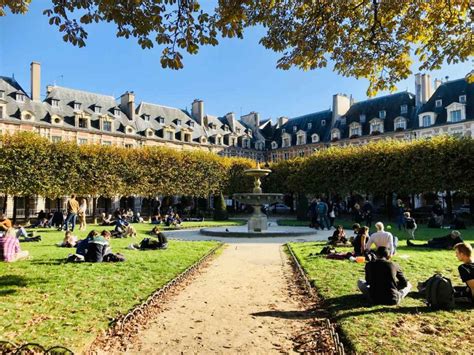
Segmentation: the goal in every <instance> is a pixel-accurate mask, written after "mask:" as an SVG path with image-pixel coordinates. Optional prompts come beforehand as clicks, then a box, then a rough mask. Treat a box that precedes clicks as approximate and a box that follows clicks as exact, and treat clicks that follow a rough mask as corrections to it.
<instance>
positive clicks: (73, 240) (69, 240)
mask: <svg viewBox="0 0 474 355" xmlns="http://www.w3.org/2000/svg"><path fill="white" fill-rule="evenodd" d="M76 244H77V237H76V236H75V235H73V234H72V232H71V231H66V233H64V239H63V241H62V242H61V243H59V244H58V247H62V248H74V247H75V246H76Z"/></svg>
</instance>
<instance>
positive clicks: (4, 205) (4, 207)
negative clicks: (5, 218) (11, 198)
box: [3, 194, 8, 215]
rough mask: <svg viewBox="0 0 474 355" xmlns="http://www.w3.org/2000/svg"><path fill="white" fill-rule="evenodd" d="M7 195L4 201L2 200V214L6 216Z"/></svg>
mask: <svg viewBox="0 0 474 355" xmlns="http://www.w3.org/2000/svg"><path fill="white" fill-rule="evenodd" d="M7 201H8V194H5V199H4V200H3V213H4V214H5V215H6V214H7V208H8V202H7Z"/></svg>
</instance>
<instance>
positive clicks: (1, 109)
mask: <svg viewBox="0 0 474 355" xmlns="http://www.w3.org/2000/svg"><path fill="white" fill-rule="evenodd" d="M4 115H5V106H0V118H4V117H3V116H4Z"/></svg>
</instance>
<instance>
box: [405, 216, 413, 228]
mask: <svg viewBox="0 0 474 355" xmlns="http://www.w3.org/2000/svg"><path fill="white" fill-rule="evenodd" d="M405 227H406V228H407V229H413V228H415V220H414V219H413V218H407V220H406V222H405Z"/></svg>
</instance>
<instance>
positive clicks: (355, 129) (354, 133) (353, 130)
mask: <svg viewBox="0 0 474 355" xmlns="http://www.w3.org/2000/svg"><path fill="white" fill-rule="evenodd" d="M360 135H361V129H360V124H359V123H357V122H354V123H351V125H350V132H349V137H352V138H355V137H358V136H360Z"/></svg>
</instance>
